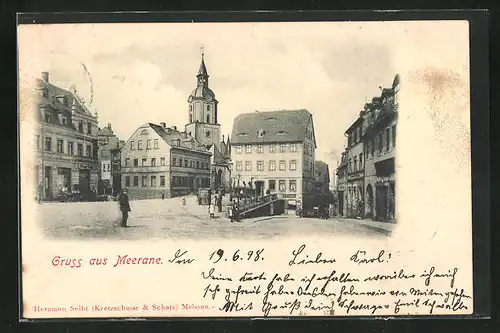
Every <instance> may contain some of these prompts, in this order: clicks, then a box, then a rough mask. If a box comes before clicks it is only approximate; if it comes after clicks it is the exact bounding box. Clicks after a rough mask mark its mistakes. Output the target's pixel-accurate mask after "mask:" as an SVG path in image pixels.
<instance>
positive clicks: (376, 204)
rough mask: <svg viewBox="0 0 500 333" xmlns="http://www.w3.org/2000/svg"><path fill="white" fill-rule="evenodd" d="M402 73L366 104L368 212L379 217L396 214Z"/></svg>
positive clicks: (365, 139)
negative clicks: (396, 165) (399, 97)
mask: <svg viewBox="0 0 500 333" xmlns="http://www.w3.org/2000/svg"><path fill="white" fill-rule="evenodd" d="M398 92H399V75H396V76H395V77H394V80H393V83H392V87H391V88H386V89H382V94H381V96H380V97H375V98H373V100H372V103H368V104H366V106H365V111H364V112H363V118H364V124H365V126H364V128H365V129H364V133H365V134H364V136H363V141H364V147H365V148H364V156H365V186H366V188H365V192H366V195H365V197H366V204H365V213H366V215H367V216H368V217H372V218H374V219H377V220H395V216H396V187H395V185H396V171H395V157H396V126H397V121H398Z"/></svg>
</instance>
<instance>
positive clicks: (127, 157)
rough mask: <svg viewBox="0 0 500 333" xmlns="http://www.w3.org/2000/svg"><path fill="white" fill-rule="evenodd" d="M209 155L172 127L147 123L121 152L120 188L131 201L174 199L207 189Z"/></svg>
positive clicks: (195, 141)
mask: <svg viewBox="0 0 500 333" xmlns="http://www.w3.org/2000/svg"><path fill="white" fill-rule="evenodd" d="M210 157H211V153H210V151H208V149H207V148H206V146H205V145H203V144H202V143H201V142H199V141H197V140H195V138H193V137H192V136H191V135H189V134H188V133H186V132H179V131H178V130H177V128H176V127H175V126H172V127H167V126H166V124H165V123H160V125H156V124H152V123H146V124H144V125H142V126H140V127H139V128H138V129H137V130H136V131H135V132H134V133H133V134H132V136H131V137H130V138H129V139H128V140H127V142H126V143H125V145H124V146H123V148H122V149H121V159H122V161H121V162H122V163H121V165H122V168H121V175H122V187H126V188H128V189H129V196H130V198H131V199H153V198H161V197H162V195H164V196H165V197H166V198H167V197H175V196H180V195H186V194H189V193H193V192H195V191H197V189H198V188H200V187H203V188H206V187H209V186H210Z"/></svg>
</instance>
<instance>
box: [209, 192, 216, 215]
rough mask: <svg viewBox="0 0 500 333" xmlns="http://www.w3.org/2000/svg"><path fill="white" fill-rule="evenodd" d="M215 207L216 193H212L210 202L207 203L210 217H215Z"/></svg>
mask: <svg viewBox="0 0 500 333" xmlns="http://www.w3.org/2000/svg"><path fill="white" fill-rule="evenodd" d="M216 207H217V195H215V194H214V195H213V196H212V198H211V200H210V204H209V212H210V217H211V218H213V217H215V209H216Z"/></svg>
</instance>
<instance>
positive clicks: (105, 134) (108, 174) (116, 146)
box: [97, 123, 125, 196]
mask: <svg viewBox="0 0 500 333" xmlns="http://www.w3.org/2000/svg"><path fill="white" fill-rule="evenodd" d="M97 136H98V140H99V141H98V142H99V152H98V157H99V167H100V168H99V188H98V193H99V194H104V195H113V196H116V195H117V194H118V193H120V191H121V174H120V173H121V171H120V169H121V166H120V164H121V162H120V161H121V158H120V150H121V148H122V147H123V146H124V145H125V142H124V141H120V139H118V137H117V136H116V135H115V134H114V133H113V129H112V128H111V124H109V123H108V125H107V126H106V127H103V128H100V129H99V131H98V133H97Z"/></svg>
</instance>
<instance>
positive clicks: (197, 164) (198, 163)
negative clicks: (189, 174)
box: [196, 161, 200, 169]
mask: <svg viewBox="0 0 500 333" xmlns="http://www.w3.org/2000/svg"><path fill="white" fill-rule="evenodd" d="M199 168H200V161H196V169H199Z"/></svg>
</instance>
